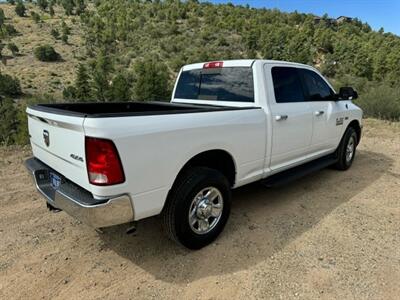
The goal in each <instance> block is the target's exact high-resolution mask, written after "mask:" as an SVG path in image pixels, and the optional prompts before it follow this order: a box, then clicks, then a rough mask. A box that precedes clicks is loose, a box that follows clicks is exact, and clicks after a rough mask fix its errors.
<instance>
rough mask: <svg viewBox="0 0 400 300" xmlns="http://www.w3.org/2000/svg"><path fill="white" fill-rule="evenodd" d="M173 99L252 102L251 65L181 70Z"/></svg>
mask: <svg viewBox="0 0 400 300" xmlns="http://www.w3.org/2000/svg"><path fill="white" fill-rule="evenodd" d="M174 98H175V99H190V100H213V101H232V102H254V82H253V70H252V68H251V67H221V68H209V69H193V70H187V71H182V72H181V75H180V77H179V79H178V83H177V86H176V89H175V95H174Z"/></svg>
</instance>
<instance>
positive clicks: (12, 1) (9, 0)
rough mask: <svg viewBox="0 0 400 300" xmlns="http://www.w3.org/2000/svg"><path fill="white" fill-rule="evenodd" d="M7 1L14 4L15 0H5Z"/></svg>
mask: <svg viewBox="0 0 400 300" xmlns="http://www.w3.org/2000/svg"><path fill="white" fill-rule="evenodd" d="M7 2H8V3H10V4H11V5H14V4H15V0H7Z"/></svg>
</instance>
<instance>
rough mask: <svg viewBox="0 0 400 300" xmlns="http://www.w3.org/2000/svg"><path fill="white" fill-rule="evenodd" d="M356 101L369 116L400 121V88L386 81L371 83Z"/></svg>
mask: <svg viewBox="0 0 400 300" xmlns="http://www.w3.org/2000/svg"><path fill="white" fill-rule="evenodd" d="M356 103H357V104H358V105H359V106H360V107H361V108H362V109H363V111H364V114H365V115H366V116H369V117H375V118H379V119H386V120H392V121H400V88H399V87H397V86H394V87H393V86H390V85H388V84H385V83H369V84H368V85H367V87H366V88H365V89H364V90H363V91H361V93H360V98H359V99H357V100H356Z"/></svg>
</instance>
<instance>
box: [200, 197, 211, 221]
mask: <svg viewBox="0 0 400 300" xmlns="http://www.w3.org/2000/svg"><path fill="white" fill-rule="evenodd" d="M211 211H212V206H211V204H210V202H209V201H208V199H202V200H201V201H200V202H199V204H198V205H197V209H196V213H197V216H198V217H199V218H201V219H207V218H209V217H210V216H211Z"/></svg>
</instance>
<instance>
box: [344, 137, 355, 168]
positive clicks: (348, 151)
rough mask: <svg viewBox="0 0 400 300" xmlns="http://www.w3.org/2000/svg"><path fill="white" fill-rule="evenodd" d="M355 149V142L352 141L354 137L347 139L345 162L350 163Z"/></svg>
mask: <svg viewBox="0 0 400 300" xmlns="http://www.w3.org/2000/svg"><path fill="white" fill-rule="evenodd" d="M355 148H356V141H355V140H354V136H351V137H350V138H349V141H348V142H347V146H346V162H350V161H351V159H352V158H353V156H354V151H355Z"/></svg>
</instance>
